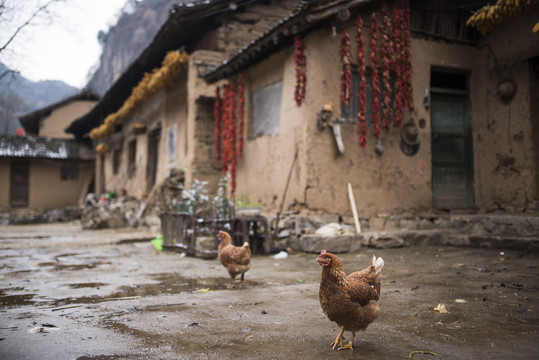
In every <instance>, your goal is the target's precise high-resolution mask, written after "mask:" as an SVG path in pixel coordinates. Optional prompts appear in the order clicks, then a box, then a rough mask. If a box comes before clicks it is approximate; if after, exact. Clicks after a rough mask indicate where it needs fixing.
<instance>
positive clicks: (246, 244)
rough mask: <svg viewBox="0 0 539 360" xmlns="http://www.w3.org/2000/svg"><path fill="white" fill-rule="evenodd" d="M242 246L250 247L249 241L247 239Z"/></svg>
mask: <svg viewBox="0 0 539 360" xmlns="http://www.w3.org/2000/svg"><path fill="white" fill-rule="evenodd" d="M241 247H246V248H248V247H249V243H248V242H247V241H246V242H244V243H243V245H242V246H241Z"/></svg>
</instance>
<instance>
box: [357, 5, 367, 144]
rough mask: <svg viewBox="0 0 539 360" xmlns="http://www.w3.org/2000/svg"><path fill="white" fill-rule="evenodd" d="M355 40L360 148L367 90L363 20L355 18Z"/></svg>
mask: <svg viewBox="0 0 539 360" xmlns="http://www.w3.org/2000/svg"><path fill="white" fill-rule="evenodd" d="M356 40H357V72H358V77H359V94H358V96H359V107H358V112H357V120H358V123H359V145H360V146H361V147H362V148H365V147H366V146H367V94H366V92H367V88H366V83H367V81H366V76H365V46H364V43H363V19H361V16H358V17H357V26H356Z"/></svg>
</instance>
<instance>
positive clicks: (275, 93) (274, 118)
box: [253, 81, 283, 137]
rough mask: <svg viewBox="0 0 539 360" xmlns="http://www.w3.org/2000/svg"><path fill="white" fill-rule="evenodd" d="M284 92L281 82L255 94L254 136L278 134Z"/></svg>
mask: <svg viewBox="0 0 539 360" xmlns="http://www.w3.org/2000/svg"><path fill="white" fill-rule="evenodd" d="M282 90H283V82H282V81H280V82H278V83H276V84H273V85H270V86H266V87H265V88H262V89H260V90H258V91H255V92H254V93H253V136H255V137H256V136H260V135H273V134H277V133H278V131H279V117H280V114H281V94H282Z"/></svg>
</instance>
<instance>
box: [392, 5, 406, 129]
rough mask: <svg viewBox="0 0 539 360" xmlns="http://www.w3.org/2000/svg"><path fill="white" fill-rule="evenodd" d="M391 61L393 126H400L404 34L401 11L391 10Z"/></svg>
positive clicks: (402, 92) (403, 92)
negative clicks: (393, 94) (393, 71)
mask: <svg viewBox="0 0 539 360" xmlns="http://www.w3.org/2000/svg"><path fill="white" fill-rule="evenodd" d="M391 22H392V23H393V51H392V53H393V59H392V67H393V68H394V70H395V75H396V76H395V105H394V114H395V126H396V127H401V126H402V111H403V109H404V104H405V102H406V100H405V90H404V87H405V82H404V79H403V76H402V74H403V71H404V67H403V66H402V59H403V56H402V54H403V52H404V46H405V42H404V36H403V35H404V34H403V32H402V31H403V30H402V10H400V9H397V8H393V16H392V21H391Z"/></svg>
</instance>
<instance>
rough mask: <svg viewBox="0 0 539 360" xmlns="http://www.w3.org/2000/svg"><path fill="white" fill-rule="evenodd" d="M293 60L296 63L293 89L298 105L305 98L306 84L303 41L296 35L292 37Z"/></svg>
mask: <svg viewBox="0 0 539 360" xmlns="http://www.w3.org/2000/svg"><path fill="white" fill-rule="evenodd" d="M294 61H295V64H296V87H295V90H294V99H295V100H296V104H297V105H298V107H299V106H301V102H302V101H303V99H304V98H305V90H306V85H307V58H306V57H305V43H304V42H303V40H302V39H300V37H299V36H297V35H296V38H295V39H294Z"/></svg>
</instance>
